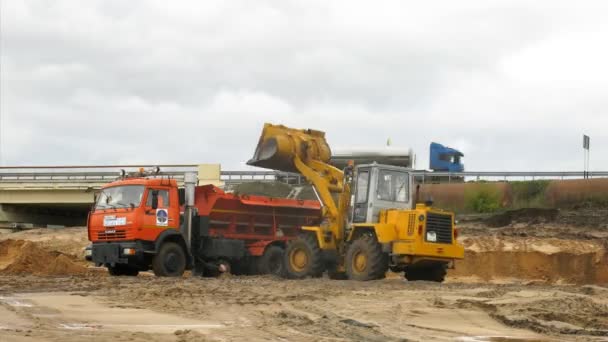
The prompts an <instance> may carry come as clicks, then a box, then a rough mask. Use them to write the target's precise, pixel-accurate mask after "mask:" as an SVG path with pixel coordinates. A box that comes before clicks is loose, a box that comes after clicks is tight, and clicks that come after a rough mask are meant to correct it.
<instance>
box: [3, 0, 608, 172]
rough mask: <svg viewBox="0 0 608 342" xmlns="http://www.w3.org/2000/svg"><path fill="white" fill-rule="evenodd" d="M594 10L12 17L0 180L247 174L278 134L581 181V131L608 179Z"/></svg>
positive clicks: (339, 9)
mask: <svg viewBox="0 0 608 342" xmlns="http://www.w3.org/2000/svg"><path fill="white" fill-rule="evenodd" d="M602 7H605V5H603V3H591V2H590V3H577V6H576V7H574V6H573V5H571V4H569V3H568V2H556V1H539V2H533V3H530V2H529V1H498V2H491V3H489V2H486V1H470V2H466V3H462V2H459V3H450V2H446V3H424V4H422V3H421V4H412V3H407V2H401V1H386V2H382V3H377V4H374V5H371V4H369V3H365V2H352V1H331V2H327V1H309V2H296V1H279V2H277V1H261V2H255V3H252V2H249V1H231V2H227V1H191V2H179V3H171V4H169V3H167V2H164V1H87V2H81V1H76V0H71V1H68V0H56V1H52V2H48V1H39V0H27V1H5V2H2V8H1V9H2V14H1V15H2V37H1V38H2V40H1V41H0V48H1V64H2V70H1V71H2V72H1V86H2V103H1V106H2V107H1V109H2V129H1V130H2V135H1V142H2V146H1V149H2V160H1V163H2V164H4V165H19V164H53V165H55V164H104V163H106V164H115V163H160V164H164V163H197V162H221V163H222V164H223V165H224V168H225V169H235V168H243V164H242V162H243V161H245V160H247V159H249V158H250V156H251V154H252V153H253V149H254V147H255V146H254V145H255V144H256V143H257V139H258V137H259V134H260V131H261V128H262V125H263V123H264V122H274V123H283V124H286V125H291V126H294V127H302V128H305V127H311V128H316V129H320V130H325V131H327V135H328V139H329V141H330V143H331V144H332V146H337V147H352V146H365V147H373V146H383V145H384V144H385V142H386V139H387V138H391V140H392V141H393V145H394V146H405V147H412V148H413V149H414V150H415V151H416V153H417V154H418V166H420V167H425V166H426V164H427V163H428V158H427V154H428V145H429V144H430V142H431V141H437V142H441V143H445V144H448V145H453V146H454V147H458V148H461V149H463V151H464V153H465V155H466V157H465V163H466V168H467V169H469V170H577V169H580V166H581V165H582V151H581V146H579V145H581V141H580V140H581V139H582V138H581V135H582V133H583V132H585V133H587V134H590V135H591V136H592V146H593V148H594V149H596V150H595V151H597V152H594V153H592V167H593V168H594V169H596V170H597V169H601V168H603V169H608V157H606V156H604V155H603V154H602V153H599V152H600V150H601V147H602V146H604V145H606V143H608V133H606V131H607V130H606V128H608V116H606V115H605V114H604V113H605V109H606V107H607V105H608V100H607V99H606V98H605V94H604V93H605V89H606V88H607V86H608V84H607V83H608V81H607V79H608V78H607V77H605V76H606V74H608V68H607V67H606V66H605V59H606V58H605V57H606V55H607V54H608V48H606V47H605V44H603V37H605V36H606V34H607V33H608V32H607V31H608V26H607V25H606V24H604V18H603V17H602V13H605V11H603V10H605V8H602ZM579 159H580V162H579Z"/></svg>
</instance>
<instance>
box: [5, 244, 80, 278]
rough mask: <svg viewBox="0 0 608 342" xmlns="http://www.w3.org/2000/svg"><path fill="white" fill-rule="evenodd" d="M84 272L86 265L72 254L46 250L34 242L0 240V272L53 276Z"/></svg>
mask: <svg viewBox="0 0 608 342" xmlns="http://www.w3.org/2000/svg"><path fill="white" fill-rule="evenodd" d="M86 272H87V268H86V266H84V264H83V263H82V262H80V261H79V260H77V259H76V258H74V257H73V256H70V255H66V254H63V253H61V252H56V251H48V250H46V249H44V248H42V247H40V246H39V245H38V244H37V243H35V242H31V241H24V240H10V239H9V240H4V241H0V274H33V275H42V276H53V275H74V274H83V273H86Z"/></svg>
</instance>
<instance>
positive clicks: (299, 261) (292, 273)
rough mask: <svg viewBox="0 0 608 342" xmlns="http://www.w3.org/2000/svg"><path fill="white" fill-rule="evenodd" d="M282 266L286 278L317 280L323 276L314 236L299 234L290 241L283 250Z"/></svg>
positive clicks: (320, 253) (323, 266)
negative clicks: (311, 278) (283, 266)
mask: <svg viewBox="0 0 608 342" xmlns="http://www.w3.org/2000/svg"><path fill="white" fill-rule="evenodd" d="M284 265H285V276H286V277H287V278H291V279H303V278H306V277H308V276H310V277H313V278H318V277H320V276H321V275H323V271H324V270H325V264H324V262H323V255H322V252H321V248H319V243H318V242H317V238H316V236H315V235H313V234H301V235H300V236H298V237H297V238H295V239H293V240H291V241H290V242H289V243H288V244H287V248H286V249H285V257H284Z"/></svg>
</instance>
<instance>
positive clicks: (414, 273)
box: [404, 263, 447, 283]
mask: <svg viewBox="0 0 608 342" xmlns="http://www.w3.org/2000/svg"><path fill="white" fill-rule="evenodd" d="M446 274H447V264H445V263H435V264H431V265H428V266H424V267H408V268H407V269H406V270H405V273H404V275H405V279H407V280H408V281H417V280H425V281H435V282H438V283H442V282H443V281H444V280H445V275H446Z"/></svg>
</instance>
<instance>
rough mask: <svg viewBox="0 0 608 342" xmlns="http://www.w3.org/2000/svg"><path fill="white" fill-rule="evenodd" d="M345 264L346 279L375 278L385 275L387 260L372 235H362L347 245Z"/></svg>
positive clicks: (362, 279)
mask: <svg viewBox="0 0 608 342" xmlns="http://www.w3.org/2000/svg"><path fill="white" fill-rule="evenodd" d="M345 266H346V274H347V275H348V279H352V280H359V281H367V280H375V279H382V278H384V277H385V276H386V271H387V270H388V260H387V256H386V254H385V253H384V252H382V246H381V245H380V244H379V243H378V241H376V239H375V238H374V237H373V236H369V235H363V236H361V237H359V238H358V239H356V240H355V241H354V242H353V243H352V244H351V245H350V246H349V247H348V250H347V251H346V259H345Z"/></svg>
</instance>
